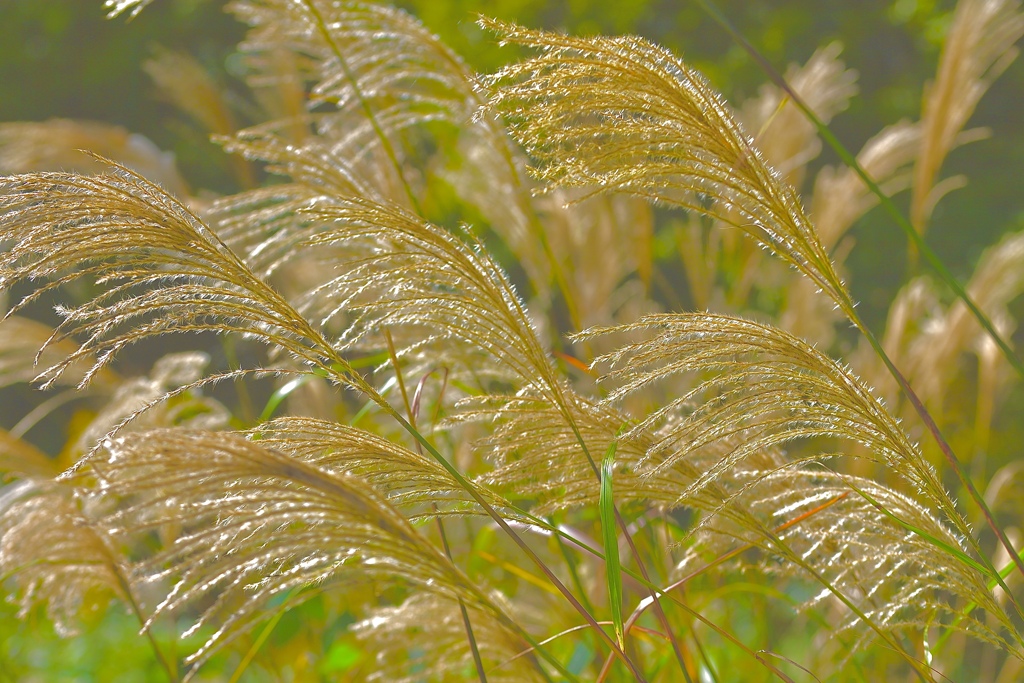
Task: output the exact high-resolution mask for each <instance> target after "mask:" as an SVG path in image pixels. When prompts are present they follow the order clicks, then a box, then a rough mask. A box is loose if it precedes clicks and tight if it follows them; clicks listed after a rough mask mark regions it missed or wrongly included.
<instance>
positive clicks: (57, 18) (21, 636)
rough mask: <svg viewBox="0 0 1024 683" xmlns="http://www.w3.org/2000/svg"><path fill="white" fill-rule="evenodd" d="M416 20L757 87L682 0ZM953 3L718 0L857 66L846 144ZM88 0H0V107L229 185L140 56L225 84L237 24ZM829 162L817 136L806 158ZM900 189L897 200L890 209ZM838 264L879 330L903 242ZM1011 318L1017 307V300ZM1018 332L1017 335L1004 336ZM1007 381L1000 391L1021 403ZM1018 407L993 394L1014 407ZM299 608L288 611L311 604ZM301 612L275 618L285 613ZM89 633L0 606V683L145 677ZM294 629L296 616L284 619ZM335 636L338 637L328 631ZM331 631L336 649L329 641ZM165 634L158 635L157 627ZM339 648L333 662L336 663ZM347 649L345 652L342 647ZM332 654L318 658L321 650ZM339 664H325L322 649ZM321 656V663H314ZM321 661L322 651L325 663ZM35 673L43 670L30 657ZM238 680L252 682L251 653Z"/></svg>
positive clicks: (864, 133) (216, 14) (765, 38)
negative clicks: (156, 153)
mask: <svg viewBox="0 0 1024 683" xmlns="http://www.w3.org/2000/svg"><path fill="white" fill-rule="evenodd" d="M398 4H399V5H401V6H404V7H406V8H407V9H409V10H410V11H411V12H413V13H414V14H415V15H417V16H419V17H420V18H421V19H422V20H423V21H424V22H425V23H426V24H427V25H428V26H429V27H430V28H431V29H432V30H433V31H435V32H437V33H438V34H440V35H441V37H442V38H443V39H444V40H445V41H446V42H448V44H450V45H451V46H452V47H453V48H454V49H455V50H456V51H457V52H459V53H460V54H462V55H463V56H464V57H465V58H466V60H467V61H468V62H469V63H470V64H472V65H473V66H475V67H476V68H478V69H481V70H490V69H494V68H496V67H497V66H499V65H501V64H502V63H504V62H505V61H506V60H508V59H510V58H512V57H514V54H513V53H511V52H510V51H509V50H506V49H502V48H499V47H498V46H497V45H496V44H495V42H494V40H493V39H492V38H491V36H489V35H486V34H485V33H484V32H483V31H482V30H481V29H480V28H479V27H478V26H477V25H476V24H475V22H474V19H475V17H476V15H477V14H478V13H486V14H488V15H491V16H495V17H498V18H502V19H507V20H515V21H518V22H519V23H522V24H525V25H528V26H533V27H546V28H557V29H564V30H566V31H569V32H572V33H581V34H591V33H606V34H616V33H637V34H640V35H643V36H645V37H648V38H650V39H653V40H654V41H656V42H659V43H661V44H663V45H666V46H667V47H670V48H671V49H673V50H675V51H676V52H678V53H681V54H683V55H684V56H685V57H687V58H688V59H689V60H690V61H691V63H693V64H694V65H696V66H697V67H698V68H700V69H701V70H702V71H704V73H705V74H706V75H707V76H708V77H709V78H710V79H711V81H712V82H713V84H714V85H715V86H716V87H717V88H719V89H720V90H721V91H722V92H723V93H724V94H725V95H726V97H727V98H729V99H730V100H732V101H734V102H740V101H742V100H743V99H745V98H747V97H751V96H753V95H755V94H756V93H757V91H758V89H759V87H760V86H761V84H763V83H764V82H765V81H766V80H767V79H766V77H765V75H764V74H763V73H762V72H761V70H760V68H759V67H758V66H757V65H756V64H754V63H753V61H752V60H751V59H750V58H749V57H748V55H747V54H746V53H745V52H744V51H743V50H742V49H741V48H739V47H738V46H737V45H735V44H734V43H733V42H732V41H731V40H730V39H729V37H728V36H727V35H726V34H725V33H724V32H723V31H722V30H721V29H720V28H719V27H718V26H717V25H716V24H714V23H713V22H712V21H711V20H710V19H709V18H708V17H707V16H706V15H705V13H704V12H703V11H702V10H701V9H700V7H699V6H698V5H697V4H696V3H694V2H691V1H689V0H632V1H631V2H622V0H554V1H553V0H488V1H487V2H484V1H483V0H407V1H406V2H401V3H398ZM954 4H955V3H954V2H952V0H944V1H940V0H857V1H856V2H850V1H849V0H772V1H769V0H720V2H719V5H720V7H721V8H722V9H723V11H724V12H725V14H727V15H728V16H729V17H730V19H731V21H733V22H734V23H735V24H736V26H737V27H738V28H739V29H740V31H741V32H743V33H744V34H745V35H746V36H747V37H748V39H750V41H751V42H752V43H753V44H754V45H755V46H756V47H757V48H758V49H760V50H761V51H762V53H763V54H764V55H765V56H766V57H767V58H768V59H769V60H770V61H771V63H772V64H774V65H775V66H776V68H778V69H779V70H780V71H783V70H785V68H786V66H787V65H788V64H789V63H791V62H800V63H802V62H804V61H806V60H807V59H808V58H809V57H810V56H811V54H812V53H813V52H814V50H815V49H816V48H818V47H820V46H823V45H825V44H827V43H829V42H832V41H834V40H839V41H841V42H842V44H843V45H844V52H843V59H844V60H845V61H846V63H847V65H848V66H850V67H852V68H854V69H856V70H857V71H858V72H859V74H860V78H859V81H858V83H859V87H860V95H859V96H858V97H856V98H855V99H854V100H853V102H852V105H851V107H850V109H848V110H847V111H846V112H844V113H842V114H840V115H839V116H838V117H837V118H836V119H835V121H834V122H833V125H832V127H833V130H834V131H835V132H836V134H837V135H838V137H839V138H840V139H841V140H842V141H843V143H844V144H845V145H846V146H847V147H848V148H849V149H851V150H852V151H854V152H855V151H857V150H859V149H860V147H861V145H862V144H863V143H864V142H865V141H866V140H867V139H868V138H869V137H871V136H872V135H874V134H875V133H877V132H878V131H879V130H880V129H881V128H883V127H884V126H885V125H888V124H890V123H894V122H896V121H898V120H900V119H902V118H910V119H916V118H918V117H919V116H920V108H921V98H922V92H923V88H924V86H925V83H926V82H927V81H928V80H929V79H930V78H931V77H932V75H933V74H934V71H935V67H936V63H937V61H938V56H939V47H940V45H941V41H942V38H943V36H944V34H945V30H946V27H947V26H948V23H949V20H950V16H951V12H952V9H953V6H954ZM104 14H105V13H104V10H103V7H102V0H0V121H40V120H46V119H49V118H53V117H61V118H79V119H91V120H97V121H104V122H108V123H115V124H118V125H121V126H124V127H125V128H127V129H129V130H132V131H135V132H138V133H141V134H143V135H145V136H146V137H148V138H149V139H151V140H152V141H153V142H155V143H156V144H157V146H159V147H160V148H162V149H167V150H171V151H173V152H174V154H175V155H176V158H177V162H178V165H179V168H180V169H181V171H182V173H183V175H184V176H185V177H186V178H187V179H188V180H189V181H190V182H191V184H192V186H193V188H201V189H206V190H209V191H212V192H218V193H222V192H230V191H232V190H234V189H236V188H235V187H234V186H233V184H232V183H233V182H234V181H233V180H232V179H231V174H230V172H229V167H228V165H227V162H226V161H225V160H224V158H223V156H222V155H221V154H220V152H219V150H218V148H217V147H215V146H214V145H212V144H211V143H209V142H208V141H207V140H206V139H205V135H204V134H203V133H202V132H200V131H199V130H198V129H197V128H195V127H193V126H192V125H191V124H190V123H189V122H188V121H187V120H186V119H185V118H184V116H183V115H182V114H180V113H179V112H178V111H177V110H175V109H174V108H173V107H171V106H170V105H169V104H167V103H166V102H164V101H162V100H161V99H160V97H159V95H158V93H157V92H156V88H155V86H154V85H153V84H152V83H151V82H150V81H149V79H148V77H147V76H146V75H145V73H144V72H143V70H142V68H141V62H142V61H143V60H144V59H146V58H147V57H148V56H150V55H151V54H152V53H153V50H154V48H155V47H156V46H163V47H167V48H171V49H176V50H183V51H187V52H189V53H190V54H192V55H193V56H195V57H196V58H198V59H199V60H200V61H201V62H202V63H203V64H204V65H205V66H206V67H207V68H208V69H209V70H210V71H211V72H212V73H213V74H214V76H215V78H216V79H217V80H218V81H219V82H220V83H221V84H223V85H224V87H225V88H228V89H229V90H230V89H236V90H237V91H239V92H240V91H241V88H240V87H239V85H238V83H236V82H235V80H234V77H233V75H232V60H231V57H230V55H231V53H232V51H233V48H234V45H235V43H236V42H237V41H238V40H239V39H240V38H241V37H242V36H243V34H244V29H243V27H242V26H240V25H239V24H237V23H236V22H235V21H234V20H233V19H232V18H231V17H230V16H228V15H227V14H225V13H224V11H223V3H222V2H219V1H216V0H157V1H156V2H155V3H154V4H153V5H152V6H151V7H149V8H148V9H146V10H145V11H144V12H142V13H141V14H140V15H139V16H138V17H137V18H136V19H134V20H132V21H126V20H125V19H123V18H121V19H117V20H113V21H109V20H107V19H106V18H105V16H104ZM1022 110H1024V60H1018V61H1016V62H1014V64H1013V65H1012V66H1011V67H1010V68H1009V69H1008V71H1007V72H1006V73H1005V74H1003V76H1002V77H1001V78H1000V79H999V80H998V81H997V82H996V84H995V86H994V87H993V88H992V89H991V90H990V91H989V93H988V94H987V95H986V96H985V97H984V99H983V100H982V101H981V104H980V106H979V108H978V110H977V112H976V114H975V115H974V117H973V119H972V120H971V122H970V124H969V127H976V126H985V127H989V128H991V130H992V136H991V137H990V138H988V139H986V140H983V141H981V142H978V143H974V144H971V145H970V146H968V147H965V148H962V149H959V150H956V151H954V152H953V154H952V155H951V157H950V159H949V161H948V162H947V164H946V166H945V168H944V171H943V176H950V175H954V174H957V173H964V174H966V175H967V176H968V178H969V180H970V185H969V186H968V188H967V189H966V190H961V191H958V192H954V193H953V194H951V195H950V196H949V197H947V198H946V199H944V200H943V201H942V202H941V203H940V205H939V207H938V209H937V211H936V213H935V214H934V216H933V219H932V222H931V227H930V229H929V233H928V240H929V242H930V243H931V244H932V246H933V247H934V248H935V250H936V252H937V253H938V255H939V256H940V257H941V258H942V259H943V260H944V261H945V262H946V263H947V265H949V266H950V267H951V268H952V270H953V272H954V273H956V274H957V275H958V276H959V277H961V279H963V278H966V276H967V275H968V274H969V273H970V272H971V269H972V267H973V264H974V263H975V261H976V260H977V258H978V256H979V255H980V253H981V252H982V251H983V250H984V249H985V248H986V247H988V246H990V245H992V244H994V243H995V242H996V241H998V239H999V237H1000V236H1001V235H1002V234H1003V233H1005V232H1008V231H1017V230H1021V229H1024V211H1022V209H1024V202H1022V201H1021V198H1022V195H1021V192H1020V190H1019V187H1020V183H1019V177H1020V169H1021V165H1022V160H1024V126H1021V117H1020V112H1021V111H1022ZM826 163H836V157H835V155H834V154H832V153H831V152H830V151H828V150H826V151H825V152H824V153H823V154H822V156H821V158H819V159H818V160H817V161H816V162H815V163H814V164H812V168H816V167H818V166H820V165H821V164H826ZM906 202H907V198H906V197H902V196H901V197H900V198H899V200H898V203H899V204H900V205H901V206H904V207H905V205H906ZM853 235H854V237H855V239H856V246H855V247H854V250H853V252H852V254H851V257H850V259H849V260H848V264H849V267H850V270H851V278H850V279H851V285H852V288H853V291H854V294H855V296H856V298H858V299H859V300H860V301H861V302H862V305H863V309H862V310H863V312H864V315H865V318H866V320H867V321H868V322H869V324H871V325H873V326H874V327H875V328H876V329H880V328H881V326H882V324H883V323H884V316H885V313H886V311H887V309H888V305H889V303H890V302H891V300H892V297H893V295H894V293H895V291H896V289H897V288H898V287H899V286H900V285H901V284H902V283H904V282H905V281H906V279H907V277H908V276H909V274H908V273H907V272H905V269H906V259H905V257H904V254H905V240H904V238H903V236H902V234H901V233H900V231H899V230H898V228H897V227H896V226H895V225H893V224H892V223H891V221H889V220H888V219H887V218H886V217H885V216H884V215H883V214H882V213H881V212H880V211H878V210H877V209H876V210H875V211H873V212H872V213H870V214H869V215H868V216H867V217H866V218H865V219H864V220H862V221H861V222H860V223H859V224H858V225H857V226H856V227H855V228H854V231H853ZM1014 314H1015V315H1016V316H1017V317H1018V319H1019V318H1021V317H1022V316H1024V302H1021V301H1018V302H1017V304H1016V308H1015V310H1014ZM1016 341H1017V346H1018V347H1019V346H1020V343H1021V339H1017V340H1016ZM1020 394H1021V392H1019V391H1018V392H1017V393H1016V394H1015V397H1016V398H1014V399H1011V401H1017V403H1022V402H1024V400H1022V399H1021V396H1020ZM1019 407H1020V406H1014V405H1011V406H1009V410H1008V411H1007V412H1008V413H1009V414H1011V415H1020V414H1021V411H1020V410H1018V409H1017V408H1019ZM314 608H315V606H314V607H304V608H302V609H314ZM301 615H302V611H301V610H298V611H296V612H295V613H294V614H293V615H291V616H289V617H288V618H289V619H290V620H295V621H296V623H301ZM96 619H97V621H96V622H95V623H94V624H92V625H90V626H89V627H88V628H89V630H90V632H91V633H93V634H94V637H90V638H89V639H87V640H82V639H72V640H62V639H59V638H57V636H56V635H55V634H53V633H52V628H50V627H49V626H47V625H46V623H45V621H44V620H43V619H42V615H34V616H33V618H32V619H31V620H30V621H29V622H22V621H20V620H17V619H15V618H13V610H12V608H11V607H10V606H8V605H3V606H0V682H3V681H29V680H46V681H93V680H97V681H100V680H101V681H111V682H114V681H143V680H151V678H150V675H151V674H152V676H153V677H156V676H157V675H158V674H157V669H156V668H155V663H154V662H153V660H152V655H151V653H150V651H149V650H148V649H147V648H146V646H145V643H144V641H143V640H142V639H140V638H137V637H136V635H135V633H136V631H137V622H135V621H134V620H133V619H132V618H131V617H129V616H127V615H125V614H124V613H123V612H122V611H120V610H114V611H113V612H111V613H110V614H106V615H105V616H103V615H97V617H96ZM296 628H298V627H296ZM335 643H336V644H335V647H342V646H343V647H350V646H349V645H346V641H344V640H337V641H335ZM338 643H340V645H338ZM167 644H168V646H169V645H170V641H169V640H168V641H167ZM352 652H353V651H352V650H351V649H348V650H345V651H344V652H342V653H341V654H340V655H337V657H335V659H338V661H341V662H342V664H338V667H337V668H335V669H330V667H328V669H322V670H321V675H322V676H323V678H324V680H332V679H333V678H334V677H335V676H336V675H338V674H339V673H340V672H342V671H344V670H345V668H346V667H348V666H357V665H358V662H357V660H358V656H359V655H358V651H356V652H355V654H354V655H353V654H352ZM345 657H349V659H345ZM352 657H354V658H355V659H352ZM324 661H325V662H327V664H330V662H333V661H334V659H331V658H330V657H328V658H326V659H325V660H324ZM335 664H337V662H335ZM324 666H326V664H324ZM331 666H333V665H331ZM43 669H46V670H48V671H49V672H50V673H48V674H47V675H46V677H44V678H33V677H32V673H31V672H33V671H39V670H43ZM252 675H253V676H255V677H256V678H254V679H253V680H262V679H260V678H259V677H258V676H259V673H258V667H257V668H255V669H253V672H252Z"/></svg>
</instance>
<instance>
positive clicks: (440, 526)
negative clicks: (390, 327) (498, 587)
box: [388, 336, 487, 683]
mask: <svg viewBox="0 0 1024 683" xmlns="http://www.w3.org/2000/svg"><path fill="white" fill-rule="evenodd" d="M388 342H389V345H390V342H391V337H390V336H389V337H388ZM395 371H396V372H397V371H398V370H397V368H396V370H395ZM434 513H435V517H434V521H435V522H436V523H437V533H438V534H440V536H441V545H442V546H443V547H444V554H445V555H446V556H447V557H448V561H449V562H452V549H451V548H450V547H449V546H448V534H446V533H445V532H444V522H442V521H441V518H440V517H438V516H436V513H437V505H435V506H434ZM459 611H461V612H462V624H463V625H464V626H465V627H466V638H467V639H468V640H469V649H470V650H471V651H472V652H473V664H474V665H475V666H476V675H477V678H479V679H480V683H487V674H486V673H485V672H484V661H483V659H481V658H480V648H479V647H477V644H476V636H474V635H473V624H472V623H471V622H470V621H469V610H467V609H466V603H465V602H463V601H462V598H459Z"/></svg>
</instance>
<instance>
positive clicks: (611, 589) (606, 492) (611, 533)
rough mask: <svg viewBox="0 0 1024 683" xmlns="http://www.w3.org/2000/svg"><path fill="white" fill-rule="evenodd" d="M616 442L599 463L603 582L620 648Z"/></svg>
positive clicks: (622, 639)
mask: <svg viewBox="0 0 1024 683" xmlns="http://www.w3.org/2000/svg"><path fill="white" fill-rule="evenodd" d="M616 446H618V441H612V442H611V443H610V444H609V445H608V450H607V451H606V452H605V454H604V461H603V462H602V463H601V498H600V501H599V507H600V511H601V533H602V535H603V536H604V557H605V582H606V583H607V584H608V606H609V607H611V610H612V623H613V624H614V626H615V640H616V641H618V643H619V647H620V648H624V647H626V638H625V630H624V629H623V627H622V565H621V564H620V562H619V537H618V533H616V532H617V529H616V525H615V496H614V492H613V490H612V480H613V479H614V470H615V448H616Z"/></svg>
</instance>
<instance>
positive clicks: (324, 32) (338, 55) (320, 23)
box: [302, 0, 423, 215]
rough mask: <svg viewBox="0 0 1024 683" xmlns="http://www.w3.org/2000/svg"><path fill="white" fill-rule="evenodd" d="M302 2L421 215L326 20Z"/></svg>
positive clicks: (307, 0)
mask: <svg viewBox="0 0 1024 683" xmlns="http://www.w3.org/2000/svg"><path fill="white" fill-rule="evenodd" d="M302 2H303V4H304V5H305V6H306V7H307V8H308V9H309V13H310V14H312V15H313V18H314V20H315V21H316V27H317V29H318V30H319V31H320V35H321V36H323V39H324V41H325V42H326V43H327V44H328V45H329V46H330V48H331V52H333V53H334V57H335V59H337V60H338V64H339V65H340V66H341V71H342V73H344V74H345V80H347V81H348V83H349V85H350V86H352V93H353V94H354V95H355V98H356V101H357V102H358V103H359V106H360V107H361V108H362V110H363V113H364V114H365V115H366V120H367V121H369V123H370V126H371V127H373V132H374V133H376V135H377V138H378V139H379V140H380V144H381V149H383V150H384V153H385V154H386V155H387V157H388V161H390V162H391V165H392V166H393V167H394V169H395V173H396V174H397V175H398V180H399V181H400V182H401V183H402V188H403V189H404V190H405V194H406V195H407V196H408V198H409V203H410V205H411V206H412V207H413V209H414V210H415V211H416V213H417V214H419V215H423V211H422V209H421V208H420V203H419V200H417V199H416V195H415V194H414V193H413V191H412V186H411V185H410V184H409V181H408V179H406V177H405V173H404V172H403V171H402V164H401V162H400V161H399V160H398V155H397V154H395V148H394V147H393V146H392V145H391V141H390V140H388V137H387V135H385V134H384V129H383V128H381V127H380V123H379V122H378V121H377V117H376V115H375V114H374V113H373V107H371V106H370V103H369V102H367V101H366V98H365V97H364V96H363V91H362V89H360V87H359V81H358V80H357V79H356V76H355V74H354V73H352V70H351V69H350V68H349V66H348V61H347V60H346V59H345V55H344V54H343V53H342V51H341V46H340V45H338V43H337V41H335V40H334V36H332V35H331V31H330V29H328V28H327V22H326V21H324V17H323V15H322V14H320V10H318V9H317V7H316V3H315V2H314V1H313V0H302Z"/></svg>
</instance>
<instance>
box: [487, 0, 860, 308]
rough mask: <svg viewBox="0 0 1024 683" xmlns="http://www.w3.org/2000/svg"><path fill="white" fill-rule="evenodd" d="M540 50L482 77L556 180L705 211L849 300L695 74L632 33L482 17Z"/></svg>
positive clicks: (799, 214)
mask: <svg viewBox="0 0 1024 683" xmlns="http://www.w3.org/2000/svg"><path fill="white" fill-rule="evenodd" d="M481 24H482V25H483V26H484V27H485V28H489V29H491V30H493V31H494V32H495V33H497V34H499V35H500V36H501V38H502V40H503V41H507V42H511V43H516V44H519V45H524V46H527V47H532V48H536V49H538V50H540V52H541V54H540V55H539V56H537V57H533V58H531V59H528V60H525V61H523V62H520V63H517V64H513V65H511V66H508V67H505V68H504V69H502V70H500V71H498V72H497V73H496V74H494V75H493V76H491V77H490V78H489V79H488V84H489V86H490V87H491V90H492V99H491V102H492V105H493V106H494V107H495V108H496V109H497V110H498V111H499V112H501V113H503V114H504V115H505V118H506V121H507V122H508V125H509V130H510V132H511V133H512V135H513V137H515V139H516V140H518V141H519V143H520V144H522V145H523V147H524V148H525V149H526V151H527V152H528V153H529V154H530V155H531V156H532V157H533V158H534V159H536V160H537V162H538V163H537V166H536V167H535V168H534V172H535V173H536V174H537V175H538V176H539V177H540V178H541V179H542V180H546V181H549V182H552V183H554V184H556V185H568V186H582V187H590V188H597V189H598V190H618V191H624V192H629V193H631V194H636V195H639V196H641V197H646V198H648V199H650V200H654V201H658V202H662V203H666V204H669V205H673V206H679V207H682V208H686V209H690V210H693V211H696V212H699V213H704V214H707V215H710V216H712V217H714V218H716V219H719V220H721V221H722V222H724V223H725V224H726V225H730V226H733V227H736V228H739V229H740V230H743V231H744V232H746V233H748V234H750V235H751V236H752V237H754V238H755V239H756V240H757V241H759V242H760V243H761V244H763V245H764V246H765V247H767V248H768V249H770V250H771V251H773V252H774V253H776V254H778V255H779V256H780V257H782V258H783V259H785V260H786V261H787V262H789V263H790V264H792V265H793V266H794V267H796V268H797V269H798V270H799V271H800V272H802V273H803V274H804V275H806V276H807V277H809V278H810V279H811V280H812V281H813V282H814V283H815V284H816V285H817V286H818V287H819V288H820V289H821V290H822V291H824V292H825V293H826V294H828V296H829V297H830V298H831V299H832V300H833V301H834V302H835V303H836V305H837V306H838V307H839V308H840V309H842V310H843V312H844V313H846V314H847V315H848V316H849V317H850V318H851V319H855V317H856V316H855V314H854V311H853V302H852V300H851V299H850V296H849V294H848V293H847V292H846V289H845V287H844V285H843V283H842V282H841V281H840V279H839V277H838V276H837V275H836V273H835V270H834V269H833V267H832V262H831V260H830V258H829V256H828V253H827V252H826V251H825V248H824V247H823V246H822V244H821V242H820V241H819V239H818V236H817V234H816V233H815V231H814V229H813V227H812V225H811V224H810V221H809V220H808V219H807V216H806V215H805V213H804V209H803V207H802V206H801V204H800V201H799V199H798V197H797V196H796V193H795V192H794V191H793V190H792V188H790V187H789V186H788V185H786V184H785V183H784V182H782V181H781V180H780V178H779V177H778V174H777V173H776V172H775V171H774V170H772V169H771V168H770V167H769V166H768V165H767V164H766V163H765V162H764V161H763V159H762V157H761V154H760V152H758V150H757V149H756V147H755V146H754V145H753V143H752V141H751V140H750V138H749V137H748V135H747V134H746V133H745V132H744V131H743V129H742V127H741V126H740V125H739V123H738V122H737V121H736V119H735V117H734V116H733V113H732V112H731V110H730V108H729V106H728V105H727V104H726V102H725V101H724V100H723V99H722V97H721V96H720V95H719V94H718V93H716V92H715V91H714V90H712V88H711V87H710V85H708V83H707V81H706V80H705V79H704V77H703V76H702V75H700V74H699V73H697V72H696V71H694V70H693V69H691V68H690V67H689V66H687V65H686V63H685V62H683V61H682V60H680V59H679V58H678V57H676V56H675V55H673V54H672V53H670V52H669V51H667V50H665V49H663V48H661V47H659V46H657V45H654V44H653V43H650V42H648V41H646V40H644V39H642V38H635V37H622V38H604V37H594V38H574V37H571V36H566V35H562V34H556V33H547V32H543V31H531V30H528V29H524V28H521V27H519V26H515V25H512V24H505V23H502V22H498V21H494V20H490V19H482V20H481Z"/></svg>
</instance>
